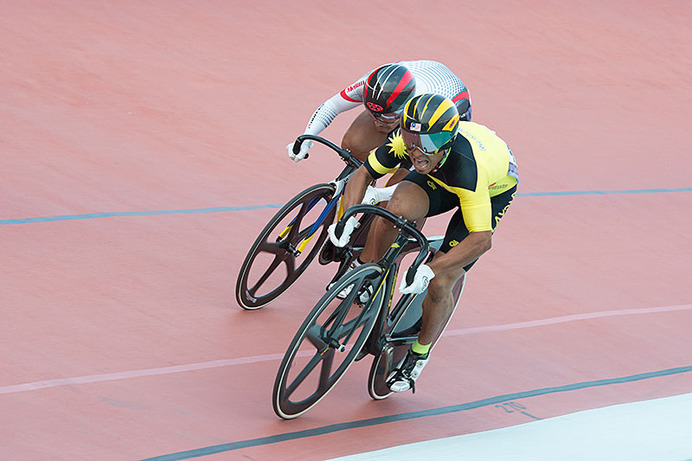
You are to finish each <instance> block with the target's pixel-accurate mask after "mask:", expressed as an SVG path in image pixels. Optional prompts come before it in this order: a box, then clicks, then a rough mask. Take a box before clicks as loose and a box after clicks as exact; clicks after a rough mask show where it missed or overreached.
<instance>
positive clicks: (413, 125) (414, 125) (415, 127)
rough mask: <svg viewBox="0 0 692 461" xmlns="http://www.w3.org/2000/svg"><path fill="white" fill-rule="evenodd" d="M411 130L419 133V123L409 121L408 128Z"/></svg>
mask: <svg viewBox="0 0 692 461" xmlns="http://www.w3.org/2000/svg"><path fill="white" fill-rule="evenodd" d="M409 129H410V130H411V131H417V132H419V133H420V129H421V124H420V123H417V122H411V127H410V128H409Z"/></svg>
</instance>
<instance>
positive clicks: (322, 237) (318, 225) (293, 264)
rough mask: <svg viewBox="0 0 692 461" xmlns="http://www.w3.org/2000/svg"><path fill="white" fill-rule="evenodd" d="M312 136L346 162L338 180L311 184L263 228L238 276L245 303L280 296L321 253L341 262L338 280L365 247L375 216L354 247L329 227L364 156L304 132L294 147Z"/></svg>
mask: <svg viewBox="0 0 692 461" xmlns="http://www.w3.org/2000/svg"><path fill="white" fill-rule="evenodd" d="M307 140H313V141H317V142H318V143H321V144H323V145H325V146H327V147H329V148H330V149H332V150H333V151H335V152H336V153H337V154H338V155H339V157H341V159H342V160H343V161H344V162H345V163H346V165H345V166H344V168H343V170H342V171H341V172H340V173H339V175H338V176H337V177H336V178H335V179H334V180H333V181H331V182H329V183H323V184H315V185H313V186H310V187H308V188H307V189H305V190H304V191H302V192H300V193H299V194H298V195H296V196H295V197H293V198H292V199H291V200H289V201H288V203H286V204H285V205H284V206H283V207H282V208H281V209H280V210H279V211H278V212H277V213H276V214H275V215H274V217H272V219H271V220H270V221H269V223H267V225H266V226H265V227H264V229H262V231H261V232H260V234H259V236H258V237H257V239H256V240H255V242H254V243H253V244H252V246H251V247H250V250H249V251H248V253H247V256H245V260H244V261H243V264H242V265H241V267H240V272H239V274H238V279H237V281H236V289H235V295H236V300H237V301H238V304H240V306H241V307H242V308H243V309H247V310H254V309H259V308H261V307H264V306H266V305H267V304H269V303H270V302H272V301H274V300H275V299H276V298H278V297H279V296H280V295H281V294H283V293H284V292H285V291H286V290H288V289H289V288H290V287H291V286H292V285H293V284H294V283H295V282H296V280H298V278H299V277H300V276H301V275H302V274H303V273H304V272H305V270H306V269H307V268H308V266H309V265H310V263H311V262H312V261H313V260H314V259H315V257H316V256H317V255H318V253H319V258H318V260H319V262H320V264H322V265H327V264H329V263H331V262H338V263H339V266H338V269H337V271H336V274H335V275H334V277H333V278H332V282H333V281H334V280H337V279H338V278H339V277H341V275H343V274H344V273H345V272H346V271H347V270H348V268H349V265H350V263H351V261H352V260H353V258H354V257H356V256H358V255H359V254H360V252H361V251H362V249H363V246H364V242H365V238H366V237H367V232H368V229H369V222H361V225H360V226H359V227H358V229H356V231H355V232H354V235H353V238H354V241H355V242H356V243H357V244H356V245H354V246H351V247H349V248H348V249H341V248H336V247H335V246H334V245H332V244H331V242H329V241H327V227H328V226H329V225H330V224H332V223H333V222H334V220H335V217H337V218H338V217H339V216H340V214H341V210H340V209H339V208H340V204H341V201H340V199H341V197H342V195H343V191H344V188H345V186H346V183H347V181H348V179H349V178H350V177H351V175H352V174H353V173H354V172H355V171H356V170H357V169H358V167H359V166H360V165H361V164H362V162H361V161H360V160H358V159H357V158H355V157H354V156H353V155H351V152H349V151H348V150H347V149H343V148H341V147H339V146H337V145H336V144H334V143H332V142H331V141H328V140H326V139H324V138H322V137H319V136H316V135H308V134H304V135H301V136H299V137H298V138H297V139H296V142H295V144H294V146H293V150H294V151H295V152H296V153H297V152H299V151H300V146H301V144H302V143H303V142H305V141H307Z"/></svg>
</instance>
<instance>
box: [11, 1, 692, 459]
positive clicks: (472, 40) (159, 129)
mask: <svg viewBox="0 0 692 461" xmlns="http://www.w3.org/2000/svg"><path fill="white" fill-rule="evenodd" d="M0 4H1V5H2V6H1V8H0V11H1V12H2V14H0V26H1V27H0V49H1V50H2V53H1V54H0V87H1V88H2V90H1V91H2V92H1V93H0V94H1V95H2V96H0V126H1V127H2V129H1V131H0V133H1V134H0V156H1V158H2V162H1V165H2V181H0V248H1V249H2V265H1V266H0V314H1V315H2V319H3V321H2V323H1V324H0V350H1V351H2V360H1V362H0V363H1V364H2V365H1V366H0V459H3V460H4V459H7V460H44V459H51V460H62V459H64V460H77V459H84V460H87V459H88V460H94V459H98V460H122V459H146V458H153V459H192V458H200V457H202V458H204V459H258V460H259V459H300V460H321V459H328V458H336V457H343V456H348V455H353V454H357V453H363V452H369V451H372V450H379V449H383V448H388V447H394V446H398V445H404V444H409V443H415V442H421V441H428V440H434V439H438V438H444V437H451V436H459V435H469V434H480V433H483V432H485V431H490V430H494V429H501V428H511V427H514V426H518V425H521V424H524V423H529V422H533V421H540V420H546V419H549V418H554V417H560V416H564V415H568V414H571V413H575V412H581V411H586V410H594V409H600V408H604V407H609V406H612V405H618V404H628V403H633V402H642V401H654V399H661V398H667V397H676V396H683V395H685V394H690V393H692V341H691V340H690V333H689V330H690V325H691V324H692V288H690V276H689V271H690V259H692V258H691V257H692V237H690V235H692V234H691V233H690V230H689V229H690V228H692V213H691V212H690V210H692V181H691V180H690V170H691V169H692V168H691V167H692V160H690V152H689V150H690V148H689V146H690V145H692V134H691V132H690V129H689V124H690V121H691V120H692V116H691V112H690V107H692V92H691V91H690V87H691V86H692V77H691V73H690V69H692V60H691V59H692V58H691V56H692V45H691V44H692V32H690V28H689V24H690V23H692V7H691V6H690V4H689V2H686V1H682V0H674V1H669V2H665V3H661V2H654V1H641V2H636V3H633V2H626V1H619V0H611V1H607V2H599V1H595V0H585V1H580V2H573V4H569V5H567V4H565V3H564V2H558V1H547V2H529V1H521V0H516V1H510V0H492V1H487V2H466V3H464V4H463V5H462V4H460V3H458V2H451V1H441V2H432V3H430V4H429V5H428V4H426V5H425V6H423V3H421V2H412V1H408V0H404V1H401V2H394V3H392V2H366V1H361V0H356V1H353V2H347V4H346V3H338V2H316V1H315V2H308V1H297V2H285V3H284V2H270V1H258V2H254V3H251V4H250V3H246V2H238V1H228V2H226V1H220V0H199V1H195V2H189V1H181V0H172V1H165V2H164V1H153V0H151V1H130V0H123V1H119V2H106V1H96V2H94V1H79V0H63V1H59V0H54V1H48V0H46V1H39V0H26V1H22V2H10V1H6V0H3V1H0ZM398 59H436V60H440V61H442V62H444V63H446V64H447V65H448V66H449V67H450V68H452V69H453V70H454V71H455V72H457V73H458V74H459V75H460V76H461V77H462V78H463V79H464V81H465V82H466V83H467V85H468V87H469V89H470V91H471V95H472V98H473V104H474V113H473V114H474V120H475V121H477V122H479V123H483V124H486V125H488V126H490V127H491V128H493V129H495V130H496V131H497V132H498V134H500V135H501V136H502V137H503V138H504V139H505V140H506V141H507V142H508V144H509V145H510V146H511V148H512V150H513V152H514V153H515V155H516V157H517V160H518V163H519V168H520V177H521V182H520V190H519V192H520V193H519V196H518V198H517V199H516V200H515V203H514V204H513V205H512V207H511V208H510V211H509V212H508V214H507V216H506V217H505V218H504V219H503V222H502V224H501V225H500V227H499V229H498V231H497V233H496V235H495V239H494V246H493V249H492V250H491V252H490V253H488V254H487V255H485V256H484V257H483V259H482V260H481V262H479V263H478V264H477V265H476V266H475V267H474V269H473V270H472V271H471V273H470V274H469V279H468V283H467V287H466V290H465V292H464V295H463V298H462V303H461V307H460V308H459V309H458V310H457V313H456V315H455V317H454V319H453V320H452V322H451V324H450V326H449V328H448V331H447V332H446V335H445V337H443V339H442V340H441V342H440V343H439V345H438V346H437V347H436V349H435V355H434V357H433V359H432V360H431V362H430V364H429V365H428V366H427V367H426V371H425V373H424V374H423V375H422V377H421V379H420V381H419V383H418V386H417V392H416V394H414V395H412V394H405V395H396V396H393V397H391V398H389V399H387V400H385V401H381V402H374V401H372V400H370V398H369V397H368V395H367V391H366V387H365V385H366V379H367V370H368V367H369V363H365V362H366V361H363V362H358V363H357V364H355V365H354V366H353V367H352V368H351V369H350V370H349V372H348V374H347V375H346V376H345V377H344V378H343V379H342V381H341V382H340V383H339V384H338V385H337V387H336V388H335V389H334V390H333V391H332V393H330V394H329V395H328V396H327V397H326V398H325V399H324V400H323V401H322V402H320V404H318V405H317V406H316V407H315V408H314V409H312V410H311V411H310V412H308V413H307V414H305V415H304V416H302V417H300V418H298V419H297V420H294V421H281V420H279V419H278V418H277V417H276V416H275V415H274V414H273V412H272V409H271V402H270V398H271V386H272V383H273V380H274V375H275V373H276V370H277V368H278V365H279V361H280V359H281V356H282V355H283V352H284V351H285V348H286V346H287V345H288V342H289V341H290V339H291V337H292V336H293V333H294V331H295V329H296V328H297V326H298V325H299V324H300V323H301V322H302V319H303V318H304V316H305V314H306V313H307V311H308V310H309V309H310V308H311V306H312V305H313V304H314V302H315V301H316V300H317V298H318V297H319V296H320V295H321V293H323V290H324V282H325V274H324V271H323V270H322V271H321V270H320V269H322V268H321V267H319V266H317V265H316V266H315V267H312V268H311V269H310V270H309V271H308V273H307V274H306V277H305V278H304V279H301V280H300V281H299V282H298V283H297V284H296V285H295V286H294V287H293V288H292V290H291V291H290V292H289V293H287V294H286V295H285V296H284V297H282V298H280V299H279V300H277V301H276V302H275V303H273V304H271V305H270V306H268V307H267V308H265V309H263V310H260V311H256V312H246V311H243V310H241V309H240V308H239V307H238V306H237V304H236V302H235V300H234V297H233V288H234V284H235V279H236V276H237V273H238V269H239V265H240V263H241V262H242V259H243V257H244V256H245V253H246V252H247V250H248V248H249V246H250V244H251V243H252V241H253V240H254V238H255V236H256V234H257V233H258V232H259V230H260V229H261V228H262V227H263V226H264V224H265V223H266V222H267V221H268V219H269V218H270V217H271V216H272V215H273V213H274V212H275V211H276V209H277V207H278V206H280V204H282V203H284V202H285V201H287V200H288V199H289V198H290V197H292V196H293V195H294V194H295V193H296V192H298V191H300V190H302V189H303V188H305V187H307V186H308V185H310V184H314V183H317V182H325V181H328V180H330V179H332V177H333V175H334V174H336V172H337V171H338V170H339V169H340V162H339V161H338V160H337V159H335V158H333V157H332V156H329V155H327V153H326V151H318V150H315V152H314V154H313V155H311V157H310V159H309V160H307V161H304V162H301V163H299V164H294V163H293V162H291V161H290V160H289V159H288V158H287V156H286V153H285V148H284V146H285V145H286V144H287V143H288V142H290V141H291V140H292V139H293V138H294V137H295V136H296V135H297V134H300V133H301V132H302V130H303V128H304V125H305V123H306V121H307V118H308V116H309V115H310V114H311V113H312V111H313V110H314V108H315V107H316V106H317V105H318V104H319V103H321V102H322V101H323V100H324V99H326V98H327V97H329V96H331V95H332V94H333V93H335V92H336V91H337V90H340V89H341V88H343V87H344V86H346V85H348V84H349V83H351V82H352V81H353V80H355V79H356V78H357V77H359V76H360V75H361V74H363V73H364V72H365V71H367V70H369V69H371V68H373V67H376V66H377V65H380V64H382V63H385V62H389V61H392V60H398ZM355 114H356V111H353V113H347V114H344V115H342V116H341V117H340V118H339V119H337V121H336V122H335V123H334V124H333V125H332V126H331V127H330V128H329V129H328V130H326V131H325V132H324V135H325V136H326V137H329V138H331V139H333V140H335V141H339V140H340V136H341V134H342V133H343V131H344V130H345V128H346V127H347V126H348V123H349V122H350V120H351V118H352V117H353V116H355ZM445 224H446V221H445V219H444V218H442V219H437V220H430V221H429V222H428V224H426V230H427V231H428V232H430V233H431V234H434V233H437V234H439V233H442V232H443V230H444V226H445ZM687 400H689V399H687ZM679 408H681V409H682V410H683V411H688V407H684V406H682V405H681V406H680V407H679ZM686 414H687V416H688V417H687V418H686V419H685V418H683V419H682V421H686V423H683V424H687V425H688V426H689V431H687V433H689V434H692V423H691V422H690V418H689V413H686ZM652 426H654V427H655V426H656V423H655V422H652ZM662 427H663V426H662ZM502 434H503V433H500V438H499V439H498V440H499V441H498V443H499V444H503V443H504V444H510V443H513V442H512V441H513V440H514V439H511V438H503V437H502ZM645 436H646V435H645V434H644V436H643V437H645ZM679 439H680V437H679V436H678V435H677V434H675V435H673V436H672V437H671V440H668V441H667V444H675V442H676V441H681V440H679ZM578 442H579V438H577V440H576V441H575V442H574V443H578ZM667 447H668V445H666V447H661V458H660V459H670V458H666V457H665V456H664V454H665V452H666V448H667ZM535 448H536V450H539V451H540V448H541V447H535ZM568 449H569V447H568ZM593 455H594V456H593V459H597V456H596V455H597V453H593ZM687 457H692V453H687ZM553 459H554V458H553ZM611 459H612V458H611Z"/></svg>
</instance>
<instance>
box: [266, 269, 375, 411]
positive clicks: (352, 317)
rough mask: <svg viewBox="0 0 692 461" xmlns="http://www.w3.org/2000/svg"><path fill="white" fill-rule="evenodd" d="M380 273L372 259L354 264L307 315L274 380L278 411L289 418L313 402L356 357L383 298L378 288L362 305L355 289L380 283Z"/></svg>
mask: <svg viewBox="0 0 692 461" xmlns="http://www.w3.org/2000/svg"><path fill="white" fill-rule="evenodd" d="M383 276H384V275H383V272H382V268H381V267H380V266H378V265H376V264H364V265H362V266H359V267H358V268H356V269H354V270H352V271H350V272H349V273H348V274H347V275H346V276H345V277H343V278H341V279H339V281H338V282H337V283H335V284H334V285H333V286H332V287H331V288H330V289H329V290H328V291H327V293H326V294H325V295H324V296H323V297H322V298H321V299H320V300H319V302H318V303H317V305H316V306H315V307H314V309H313V310H312V312H310V314H309V315H308V316H307V318H306V319H305V321H304V322H303V324H302V325H301V327H300V328H299V329H298V332H297V333H296V335H295V337H294V338H293V340H292V341H291V344H290V345H289V347H288V350H287V351H286V355H285V356H284V359H283V361H282V362H281V365H280V367H279V371H278V373H277V376H276V380H275V382H274V392H273V398H272V403H273V406H274V411H275V412H276V414H277V415H278V416H279V417H281V418H283V419H293V418H296V417H298V416H300V415H301V414H303V413H305V412H306V411H308V410H309V409H310V408H312V407H313V406H314V405H315V404H317V402H319V401H320V400H321V399H322V397H324V396H325V395H326V394H327V393H328V392H329V391H330V390H331V389H332V388H333V387H334V385H336V383H337V382H338V381H339V379H341V377H342V376H343V374H344V373H345V372H346V370H348V368H349V367H350V366H351V364H352V363H353V361H354V360H355V359H356V358H357V356H358V354H359V352H360V350H361V348H362V347H363V344H364V343H365V341H366V340H367V339H368V336H369V335H370V332H371V331H372V328H373V326H374V325H375V322H376V320H377V316H378V314H379V312H380V309H381V308H382V304H383V301H384V300H385V299H386V298H387V297H386V296H385V294H384V293H382V292H377V293H375V294H374V295H373V296H372V297H371V299H370V300H369V301H367V302H366V303H365V304H364V305H363V304H361V303H360V302H359V294H360V293H361V292H362V291H363V290H364V289H365V288H367V285H368V284H371V285H372V286H379V285H380V284H379V282H380V280H381V278H382V277H383ZM348 287H351V289H350V291H349V292H348V294H347V295H346V296H345V298H344V299H341V296H343V291H344V290H345V289H348Z"/></svg>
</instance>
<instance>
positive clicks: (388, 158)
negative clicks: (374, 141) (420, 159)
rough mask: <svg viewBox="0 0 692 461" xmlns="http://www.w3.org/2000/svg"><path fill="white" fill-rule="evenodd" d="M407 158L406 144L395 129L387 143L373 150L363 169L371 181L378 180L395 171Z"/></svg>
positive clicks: (398, 130)
mask: <svg viewBox="0 0 692 461" xmlns="http://www.w3.org/2000/svg"><path fill="white" fill-rule="evenodd" d="M407 158H408V153H407V152H406V144H404V139H403V138H402V137H401V130H400V129H396V130H395V131H394V132H393V133H392V134H391V135H390V136H389V138H388V139H387V142H385V143H384V144H382V145H381V146H380V147H378V148H377V149H375V151H374V152H373V153H371V154H370V156H369V157H368V158H367V160H366V161H365V164H364V165H365V169H366V170H368V173H370V176H372V177H373V179H378V178H381V177H382V176H384V175H385V174H387V173H389V172H391V171H393V170H395V169H396V168H398V167H399V165H400V164H401V163H402V162H405V160H406V159H407Z"/></svg>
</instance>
